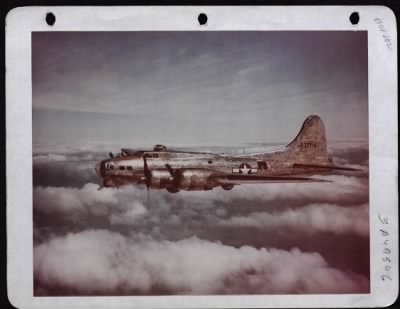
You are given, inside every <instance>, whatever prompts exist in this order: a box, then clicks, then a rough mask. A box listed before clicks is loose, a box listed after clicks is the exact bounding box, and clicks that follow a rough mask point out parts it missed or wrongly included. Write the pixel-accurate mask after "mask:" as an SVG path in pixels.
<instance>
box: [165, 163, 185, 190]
mask: <svg viewBox="0 0 400 309" xmlns="http://www.w3.org/2000/svg"><path fill="white" fill-rule="evenodd" d="M165 167H166V168H167V170H168V172H169V174H170V175H171V177H172V184H173V187H174V188H178V186H179V184H180V182H181V179H182V176H183V175H182V171H181V170H179V169H175V170H174V169H173V168H172V167H171V165H169V164H168V163H167V164H165Z"/></svg>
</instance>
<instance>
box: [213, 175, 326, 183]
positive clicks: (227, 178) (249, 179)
mask: <svg viewBox="0 0 400 309" xmlns="http://www.w3.org/2000/svg"><path fill="white" fill-rule="evenodd" d="M213 179H214V181H216V182H217V183H219V184H221V185H228V184H229V185H240V184H251V183H282V182H283V183H301V182H331V181H329V180H323V179H317V178H308V177H291V176H256V175H221V176H215V177H214V178H213Z"/></svg>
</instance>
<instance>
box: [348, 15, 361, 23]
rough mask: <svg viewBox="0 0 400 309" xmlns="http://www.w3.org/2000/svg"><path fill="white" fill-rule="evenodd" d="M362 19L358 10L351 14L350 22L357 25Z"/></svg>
mask: <svg viewBox="0 0 400 309" xmlns="http://www.w3.org/2000/svg"><path fill="white" fill-rule="evenodd" d="M359 21H360V15H359V14H358V13H357V12H353V13H351V14H350V22H351V24H352V25H357V24H358V22H359Z"/></svg>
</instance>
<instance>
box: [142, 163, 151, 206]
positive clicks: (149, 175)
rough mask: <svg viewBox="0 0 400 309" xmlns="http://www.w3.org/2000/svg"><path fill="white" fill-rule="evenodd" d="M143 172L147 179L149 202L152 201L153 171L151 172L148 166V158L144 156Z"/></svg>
mask: <svg viewBox="0 0 400 309" xmlns="http://www.w3.org/2000/svg"><path fill="white" fill-rule="evenodd" d="M143 171H144V177H145V181H146V189H147V201H149V200H150V185H151V171H150V170H149V167H148V165H147V159H146V156H143Z"/></svg>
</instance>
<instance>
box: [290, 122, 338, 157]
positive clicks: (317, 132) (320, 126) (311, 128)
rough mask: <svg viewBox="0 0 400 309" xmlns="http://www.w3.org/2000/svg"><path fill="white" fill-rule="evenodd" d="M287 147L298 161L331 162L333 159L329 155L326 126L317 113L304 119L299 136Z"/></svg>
mask: <svg viewBox="0 0 400 309" xmlns="http://www.w3.org/2000/svg"><path fill="white" fill-rule="evenodd" d="M285 148H286V151H287V152H289V153H290V154H291V156H292V155H293V156H294V157H295V158H296V161H297V162H308V163H311V162H315V163H330V162H331V161H332V160H331V159H330V157H329V155H328V148H327V143H326V135H325V126H324V123H323V122H322V120H321V118H320V117H319V116H317V115H311V116H309V117H307V118H306V120H304V122H303V125H302V127H301V129H300V131H299V133H298V134H297V136H296V137H295V138H294V140H293V141H292V142H290V143H289V144H288V145H287V146H286V147H285Z"/></svg>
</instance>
